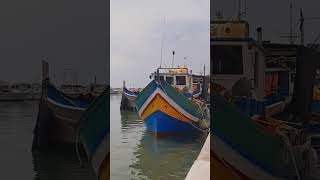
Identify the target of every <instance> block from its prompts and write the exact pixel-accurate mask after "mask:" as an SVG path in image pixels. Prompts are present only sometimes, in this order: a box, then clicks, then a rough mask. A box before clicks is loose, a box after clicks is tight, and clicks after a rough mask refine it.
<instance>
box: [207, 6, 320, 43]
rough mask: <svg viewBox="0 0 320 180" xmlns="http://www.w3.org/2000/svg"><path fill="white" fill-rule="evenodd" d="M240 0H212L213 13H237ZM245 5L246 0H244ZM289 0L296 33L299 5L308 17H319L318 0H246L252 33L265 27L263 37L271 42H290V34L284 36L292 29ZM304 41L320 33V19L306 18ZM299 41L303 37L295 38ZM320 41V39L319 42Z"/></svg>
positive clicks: (253, 34) (232, 14)
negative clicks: (283, 36) (288, 36)
mask: <svg viewBox="0 0 320 180" xmlns="http://www.w3.org/2000/svg"><path fill="white" fill-rule="evenodd" d="M238 2H239V1H238V0H211V4H210V5H211V9H212V12H211V16H212V18H214V17H215V15H216V12H217V11H221V12H223V14H224V18H226V19H231V18H234V17H236V15H237V12H238ZM241 2H242V9H244V5H245V0H241ZM290 3H292V4H293V26H294V33H296V34H297V33H299V26H300V24H299V18H300V8H302V9H303V15H304V17H305V18H310V17H311V18H315V17H316V18H320V12H319V7H320V1H319V0H303V1H302V0H263V1H261V0H247V18H245V19H246V20H248V22H249V24H250V32H251V36H252V37H254V38H255V37H256V28H257V27H258V26H261V27H262V29H263V39H264V40H271V41H272V42H280V43H289V41H288V38H281V37H280V36H282V35H288V33H289V32H290V30H289V29H290V15H289V14H290V13H289V10H290ZM304 27H305V28H304V29H305V43H306V44H307V43H310V42H312V41H313V40H314V39H315V38H316V37H317V36H318V35H319V33H320V20H305V26H304ZM296 43H300V39H296ZM318 43H319V42H318Z"/></svg>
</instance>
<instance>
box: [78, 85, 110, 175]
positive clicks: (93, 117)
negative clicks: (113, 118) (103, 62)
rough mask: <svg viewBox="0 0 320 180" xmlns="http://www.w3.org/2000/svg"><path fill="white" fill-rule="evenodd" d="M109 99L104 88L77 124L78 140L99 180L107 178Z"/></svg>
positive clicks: (107, 91) (107, 90) (107, 92)
mask: <svg viewBox="0 0 320 180" xmlns="http://www.w3.org/2000/svg"><path fill="white" fill-rule="evenodd" d="M109 100H110V98H109V89H106V90H105V91H104V92H103V93H102V94H101V95H100V96H99V97H97V98H96V99H95V100H94V102H93V103H92V104H91V105H90V106H89V107H88V109H87V110H86V111H85V112H84V113H83V116H82V117H81V120H80V126H79V136H80V142H81V143H82V145H83V146H84V149H85V151H86V154H87V157H88V159H89V161H90V162H91V164H92V167H93V169H94V171H95V172H96V174H97V176H98V177H99V179H101V180H105V179H109V158H110V157H109V156H110V153H109V144H110V121H109V119H110V117H109V114H110V111H109V109H110V105H109V103H110V101H109Z"/></svg>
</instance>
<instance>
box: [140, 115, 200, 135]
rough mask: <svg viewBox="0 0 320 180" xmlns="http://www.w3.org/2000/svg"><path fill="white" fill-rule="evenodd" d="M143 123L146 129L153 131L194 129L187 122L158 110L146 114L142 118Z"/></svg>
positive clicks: (174, 131)
mask: <svg viewBox="0 0 320 180" xmlns="http://www.w3.org/2000/svg"><path fill="white" fill-rule="evenodd" d="M144 123H145V124H146V126H147V130H149V131H151V132H154V133H183V132H192V131H196V128H195V127H193V126H192V125H190V124H189V123H185V122H182V121H179V120H177V119H175V118H172V117H171V116H168V115H166V114H164V113H163V112H160V111H156V112H154V113H153V114H151V115H150V116H148V117H147V118H146V119H145V120H144Z"/></svg>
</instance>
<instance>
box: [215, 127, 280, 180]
mask: <svg viewBox="0 0 320 180" xmlns="http://www.w3.org/2000/svg"><path fill="white" fill-rule="evenodd" d="M212 137H213V141H212V144H211V153H212V154H211V156H212V158H213V162H212V163H213V165H214V166H213V171H214V172H213V177H215V174H216V175H217V177H216V178H218V177H220V178H224V179H225V178H229V177H233V179H247V180H249V179H252V180H254V179H261V180H280V179H284V178H281V177H276V176H274V175H272V174H270V173H268V172H267V171H265V170H264V169H262V168H260V167H259V166H257V165H256V164H253V163H252V162H251V161H250V160H248V159H247V158H246V157H244V156H243V155H242V154H240V153H239V152H237V151H236V150H234V149H233V148H232V147H231V146H230V145H228V143H226V142H224V141H223V140H222V139H221V138H220V137H219V136H217V135H215V134H214V133H212Z"/></svg>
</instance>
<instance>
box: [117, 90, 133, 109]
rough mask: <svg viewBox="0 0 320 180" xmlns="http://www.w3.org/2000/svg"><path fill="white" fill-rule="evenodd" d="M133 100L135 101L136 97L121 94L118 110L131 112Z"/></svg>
mask: <svg viewBox="0 0 320 180" xmlns="http://www.w3.org/2000/svg"><path fill="white" fill-rule="evenodd" d="M135 100H136V96H128V95H126V94H124V93H122V98H121V106H120V109H121V110H132V111H133V110H134V108H135Z"/></svg>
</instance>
